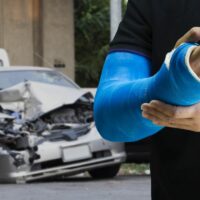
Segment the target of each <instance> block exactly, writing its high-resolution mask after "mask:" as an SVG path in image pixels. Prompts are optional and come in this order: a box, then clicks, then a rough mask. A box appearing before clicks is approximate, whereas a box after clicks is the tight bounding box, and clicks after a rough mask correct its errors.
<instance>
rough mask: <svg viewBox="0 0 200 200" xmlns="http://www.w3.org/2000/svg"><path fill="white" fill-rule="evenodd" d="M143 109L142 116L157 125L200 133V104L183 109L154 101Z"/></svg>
mask: <svg viewBox="0 0 200 200" xmlns="http://www.w3.org/2000/svg"><path fill="white" fill-rule="evenodd" d="M141 109H142V116H143V117H145V118H147V119H149V120H151V121H152V122H153V123H154V124H156V125H160V126H166V127H171V128H177V129H185V130H190V131H194V132H200V103H198V104H195V105H192V106H187V107H183V106H172V105H169V104H166V103H164V102H161V101H158V100H153V101H151V102H150V103H144V104H142V106H141Z"/></svg>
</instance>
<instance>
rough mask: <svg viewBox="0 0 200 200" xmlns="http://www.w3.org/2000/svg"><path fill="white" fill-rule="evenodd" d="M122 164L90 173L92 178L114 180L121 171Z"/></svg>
mask: <svg viewBox="0 0 200 200" xmlns="http://www.w3.org/2000/svg"><path fill="white" fill-rule="evenodd" d="M120 166H121V165H120V164H117V165H112V166H107V167H102V168H97V169H93V170H90V171H88V173H89V174H90V176H91V177H92V178H94V179H106V178H113V177H115V176H116V175H117V173H118V172H119V170H120Z"/></svg>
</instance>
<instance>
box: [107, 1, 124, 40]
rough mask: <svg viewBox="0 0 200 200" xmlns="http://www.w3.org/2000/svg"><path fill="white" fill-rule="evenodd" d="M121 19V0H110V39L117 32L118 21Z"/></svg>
mask: <svg viewBox="0 0 200 200" xmlns="http://www.w3.org/2000/svg"><path fill="white" fill-rule="evenodd" d="M121 20H122V0H110V39H111V40H112V39H113V38H114V36H115V33H116V32H117V28H118V26H119V23H120V22H121Z"/></svg>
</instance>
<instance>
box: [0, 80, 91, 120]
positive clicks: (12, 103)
mask: <svg viewBox="0 0 200 200" xmlns="http://www.w3.org/2000/svg"><path fill="white" fill-rule="evenodd" d="M86 93H88V92H86V91H83V90H81V89H78V88H70V87H63V86H58V85H52V84H45V83H40V82H33V81H25V82H23V83H19V84H17V85H15V86H13V87H10V88H7V89H4V90H1V91H0V104H1V106H2V108H3V109H9V110H13V111H16V112H19V111H21V110H23V111H24V119H26V120H34V119H36V118H38V117H40V116H42V115H43V114H45V113H48V112H50V111H52V110H55V109H57V108H59V107H62V106H63V105H70V104H73V103H75V102H76V101H77V100H78V99H79V98H81V97H82V96H83V95H84V94H86Z"/></svg>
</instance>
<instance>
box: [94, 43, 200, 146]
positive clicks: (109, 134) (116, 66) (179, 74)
mask: <svg viewBox="0 0 200 200" xmlns="http://www.w3.org/2000/svg"><path fill="white" fill-rule="evenodd" d="M191 46H194V44H190V43H185V44H183V45H181V46H180V47H178V48H177V49H176V50H175V52H174V53H173V55H172V58H171V61H170V67H169V68H167V66H166V64H165V63H163V65H162V67H161V69H160V71H159V72H158V73H157V74H155V75H154V76H152V77H149V76H150V71H151V61H150V60H148V59H147V58H145V57H142V56H140V55H137V54H133V53H128V52H114V53H111V54H109V55H108V56H107V58H106V61H105V65H104V68H103V72H102V75H101V80H100V83H99V86H98V90H97V95H96V97H95V103H94V118H95V122H96V127H97V129H98V131H99V132H100V134H101V136H102V137H103V138H105V139H107V140H110V141H115V142H131V141H137V140H140V139H143V138H145V137H148V136H150V135H152V134H155V133H156V132H158V131H159V130H160V129H162V128H163V127H161V126H157V125H155V124H153V123H152V122H151V121H150V120H148V119H145V118H143V117H142V111H141V104H143V103H144V102H150V101H151V100H153V99H157V100H161V101H164V102H167V103H170V104H173V105H182V106H187V105H192V104H195V103H197V102H199V101H200V82H199V80H198V79H196V78H195V77H194V76H193V75H192V73H191V72H190V71H189V70H188V67H187V65H186V64H185V56H186V53H187V50H188V48H189V47H191Z"/></svg>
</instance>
